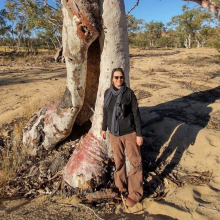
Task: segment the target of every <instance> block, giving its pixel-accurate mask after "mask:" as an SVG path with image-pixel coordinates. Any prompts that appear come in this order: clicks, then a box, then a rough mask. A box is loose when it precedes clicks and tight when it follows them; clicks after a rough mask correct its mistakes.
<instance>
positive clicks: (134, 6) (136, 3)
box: [126, 0, 139, 16]
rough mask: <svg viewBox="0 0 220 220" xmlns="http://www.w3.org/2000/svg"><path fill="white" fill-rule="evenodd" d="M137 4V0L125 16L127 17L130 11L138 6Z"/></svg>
mask: <svg viewBox="0 0 220 220" xmlns="http://www.w3.org/2000/svg"><path fill="white" fill-rule="evenodd" d="M138 4H139V0H137V1H136V4H135V5H134V6H133V7H132V8H131V9H130V10H129V11H128V13H127V14H126V16H128V15H129V14H130V13H131V11H132V10H133V9H134V8H135V7H137V6H138Z"/></svg>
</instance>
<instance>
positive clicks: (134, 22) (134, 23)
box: [127, 15, 145, 44]
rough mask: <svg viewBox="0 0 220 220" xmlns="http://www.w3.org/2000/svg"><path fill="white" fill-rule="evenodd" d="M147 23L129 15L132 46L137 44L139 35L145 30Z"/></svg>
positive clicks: (128, 22) (128, 24) (128, 26)
mask: <svg viewBox="0 0 220 220" xmlns="http://www.w3.org/2000/svg"><path fill="white" fill-rule="evenodd" d="M144 23H145V21H144V20H143V19H136V18H135V17H134V16H133V15H127V28H128V39H129V43H130V44H137V43H136V41H137V35H138V33H140V32H141V31H142V29H143V26H144Z"/></svg>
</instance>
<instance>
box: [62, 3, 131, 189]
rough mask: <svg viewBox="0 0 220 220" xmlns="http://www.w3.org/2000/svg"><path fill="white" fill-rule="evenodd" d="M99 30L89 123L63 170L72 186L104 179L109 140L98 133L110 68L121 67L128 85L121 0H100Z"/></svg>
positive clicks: (81, 186) (126, 40) (108, 84)
mask: <svg viewBox="0 0 220 220" xmlns="http://www.w3.org/2000/svg"><path fill="white" fill-rule="evenodd" d="M100 8H101V18H102V20H101V24H102V33H101V35H100V37H99V42H100V48H101V63H100V76H99V85H98V92H97V97H96V103H95V112H94V115H93V121H92V127H91V129H90V131H89V133H88V134H87V135H86V137H85V138H84V139H83V140H82V141H81V143H80V144H79V146H78V147H77V149H76V150H75V151H74V153H73V155H72V156H71V158H70V160H69V162H68V163H67V165H66V168H65V170H64V180H65V181H66V182H67V183H68V184H70V185H71V186H72V187H80V188H85V187H87V186H88V183H89V185H92V184H95V185H97V184H100V183H101V182H102V181H103V179H104V178H103V175H104V174H105V171H104V170H103V167H104V166H103V161H104V160H105V159H106V158H107V157H108V141H103V140H102V137H101V128H102V115H103V101H104V92H105V90H106V89H107V88H108V87H109V86H110V84H111V70H112V69H113V68H115V67H122V68H123V69H124V70H125V78H126V84H127V85H128V86H129V76H128V73H129V50H128V38H127V26H126V15H125V8H124V1H123V0H111V1H103V0H102V1H100Z"/></svg>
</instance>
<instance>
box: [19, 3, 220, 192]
mask: <svg viewBox="0 0 220 220" xmlns="http://www.w3.org/2000/svg"><path fill="white" fill-rule="evenodd" d="M192 1H193V0H192ZM194 2H197V3H198V4H200V5H202V6H203V7H206V8H208V9H209V10H210V11H212V12H213V13H215V14H216V15H217V16H218V17H219V9H218V8H217V7H216V6H214V5H213V4H211V3H209V2H207V1H199V0H198V1H197V0H195V1H194ZM62 5H63V19H64V22H63V55H64V57H65V61H66V67H67V83H66V91H65V93H64V96H63V98H62V101H61V102H60V103H55V104H53V105H50V106H46V107H45V108H43V109H41V110H40V111H39V112H37V113H36V114H35V115H33V116H32V117H31V119H30V121H29V123H28V125H27V126H26V127H25V129H24V135H23V142H24V144H26V145H27V146H28V148H29V151H30V153H32V154H35V153H36V151H37V150H38V149H39V148H40V147H44V148H45V149H47V150H50V149H53V147H54V146H55V145H56V144H57V143H59V142H60V141H61V140H63V139H65V138H66V137H67V136H68V135H69V134H70V132H71V130H72V127H73V124H74V123H75V121H77V123H78V124H82V123H83V122H85V121H87V120H88V119H89V118H91V117H92V118H93V119H92V127H91V129H90V131H89V133H88V134H87V135H86V137H85V138H83V139H82V141H81V142H80V144H79V146H78V147H77V149H76V150H75V151H74V153H73V155H72V156H71V158H70V160H69V162H68V164H67V165H66V168H65V170H64V180H65V181H66V182H67V183H69V184H70V185H71V186H73V187H81V188H86V187H88V183H89V184H90V185H91V184H92V182H93V183H94V184H95V185H97V184H99V183H100V182H102V180H103V178H102V177H103V174H104V172H105V171H104V170H103V161H104V160H105V159H106V158H107V157H108V141H106V142H105V141H103V140H102V138H101V135H100V133H101V127H102V126H101V124H102V108H103V95H104V91H105V90H106V89H107V88H108V87H109V86H110V83H111V79H110V77H111V70H112V69H113V68H115V67H122V68H123V69H124V70H125V78H126V84H127V85H128V86H129V76H128V72H129V58H128V57H129V52H128V38H127V27H126V15H125V8H124V1H123V0H111V1H106V0H62ZM99 10H100V11H99ZM100 18H101V20H100ZM100 24H101V26H100ZM100 33H101V35H100ZM98 36H99V41H98V40H96V38H97V37H98ZM99 44H100V46H99ZM90 45H91V46H90ZM100 59H101V63H100ZM87 61H88V63H87ZM99 64H100V66H99ZM87 70H88V71H87ZM94 107H95V110H94V113H93V108H94Z"/></svg>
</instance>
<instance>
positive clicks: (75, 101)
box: [23, 0, 100, 155]
mask: <svg viewBox="0 0 220 220" xmlns="http://www.w3.org/2000/svg"><path fill="white" fill-rule="evenodd" d="M62 5H63V8H62V11H63V32H62V37H63V55H64V57H65V61H66V67H67V81H66V91H65V93H64V95H63V98H62V101H61V102H60V103H54V104H52V105H50V106H46V107H45V108H43V109H42V110H40V111H38V112H37V113H36V114H34V115H33V116H32V117H31V119H30V121H29V122H28V124H27V125H26V127H25V128H24V134H23V143H24V144H25V145H27V146H28V149H29V152H30V154H32V155H34V154H36V153H37V151H38V150H39V147H44V148H45V149H46V150H51V149H53V148H54V147H55V145H56V144H57V143H59V142H60V141H62V140H64V139H65V138H66V137H67V136H68V135H69V134H70V133H71V130H72V127H73V124H74V122H75V120H76V117H77V115H78V113H79V111H80V110H81V108H82V106H83V103H84V97H85V90H86V78H87V52H88V48H89V46H90V45H91V43H92V42H93V41H94V40H95V39H96V38H97V37H98V36H99V33H100V30H99V26H100V19H99V17H100V11H99V3H98V0H90V1H85V0H84V1H82V0H63V1H62Z"/></svg>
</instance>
